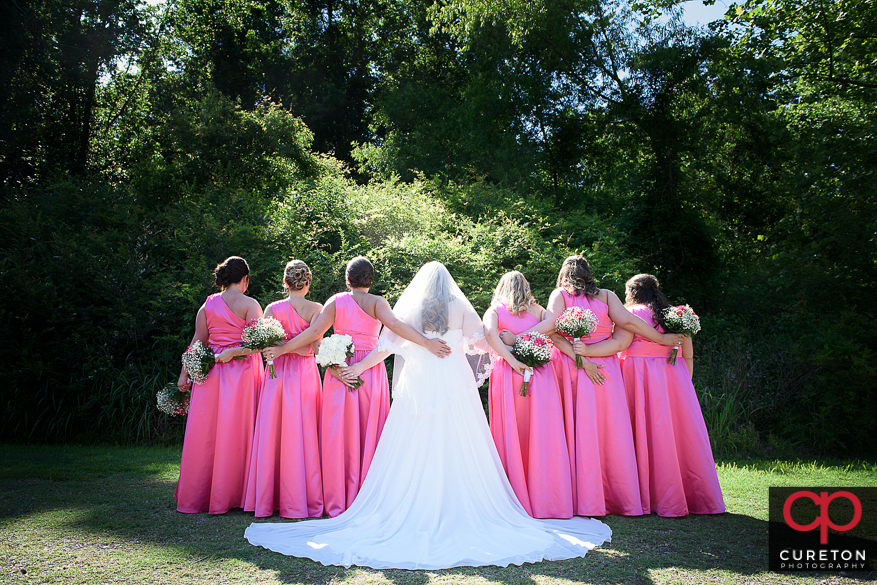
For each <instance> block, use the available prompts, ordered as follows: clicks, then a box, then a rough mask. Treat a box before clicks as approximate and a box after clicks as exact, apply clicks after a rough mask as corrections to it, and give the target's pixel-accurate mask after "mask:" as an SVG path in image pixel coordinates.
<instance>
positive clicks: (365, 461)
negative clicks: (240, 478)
mask: <svg viewBox="0 0 877 585" xmlns="http://www.w3.org/2000/svg"><path fill="white" fill-rule="evenodd" d="M333 298H334V299H335V323H334V325H333V329H334V331H335V333H337V334H339V335H345V334H346V335H350V337H352V338H353V347H354V355H353V357H350V358H347V362H348V364H349V365H353V364H355V363H357V362H359V361H362V359H363V358H364V357H365V356H367V355H368V354H369V353H370V352H371V350H373V349H374V348H375V346H376V345H377V343H378V333H379V332H380V330H381V322H380V321H378V320H377V319H375V318H373V317H371V316H370V315H368V314H367V313H366V312H365V311H363V310H362V309H361V308H360V306H359V305H358V304H357V303H356V301H355V300H354V299H353V296H351V294H350V293H339V294H337V295H335V296H334V297H333ZM360 377H361V378H362V380H363V384H362V385H361V386H360V387H359V388H357V389H356V390H353V391H352V392H351V391H348V389H347V386H345V385H344V384H343V383H342V382H341V381H340V380H338V379H337V378H335V376H333V375H332V374H330V373H329V372H326V376H325V378H324V379H323V412H322V416H321V423H320V452H321V461H322V466H323V505H324V507H325V510H326V513H327V514H328V515H329V516H331V517H335V516H337V515H338V514H340V513H341V512H343V511H344V510H346V509H347V508H348V507H349V506H350V504H352V503H353V500H354V499H355V498H356V494H358V493H359V488H360V487H361V486H362V482H363V480H364V479H365V476H366V474H367V473H368V468H369V465H371V462H372V458H373V457H374V454H375V448H376V447H377V445H378V439H380V437H381V431H382V430H383V428H384V422H385V421H386V420H387V414H388V413H389V411H390V385H389V383H388V382H387V369H386V368H385V367H384V362H381V363H379V364H378V365H376V366H374V367H373V368H371V369H369V370H367V371H365V372H363V374H362V376H360Z"/></svg>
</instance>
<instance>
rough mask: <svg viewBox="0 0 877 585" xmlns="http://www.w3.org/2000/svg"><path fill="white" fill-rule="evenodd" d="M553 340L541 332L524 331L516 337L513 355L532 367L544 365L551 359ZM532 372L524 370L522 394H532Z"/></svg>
mask: <svg viewBox="0 0 877 585" xmlns="http://www.w3.org/2000/svg"><path fill="white" fill-rule="evenodd" d="M552 347H553V345H552V344H551V341H550V340H549V339H548V338H547V337H545V336H544V335H542V334H541V333H524V334H523V335H518V337H517V338H516V339H515V345H514V346H513V347H512V355H513V356H515V358H516V359H517V360H518V361H520V362H522V363H523V364H524V365H527V366H530V367H531V368H538V367H539V366H544V365H545V364H547V363H548V362H550V361H551V348H552ZM531 375H532V372H531V371H530V370H527V371H526V372H524V383H523V384H522V385H521V396H529V395H530V376H531Z"/></svg>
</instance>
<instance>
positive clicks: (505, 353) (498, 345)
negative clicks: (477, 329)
mask: <svg viewBox="0 0 877 585" xmlns="http://www.w3.org/2000/svg"><path fill="white" fill-rule="evenodd" d="M483 321H484V337H485V339H487V343H488V345H490V347H492V348H493V350H494V351H495V352H496V353H498V354H499V356H500V357H501V358H502V359H504V360H505V361H506V362H508V364H509V365H510V366H511V367H512V369H514V370H515V371H516V372H517V373H519V374H521V375H524V371H525V370H530V369H531V368H529V367H527V366H525V365H524V364H522V363H521V362H519V361H518V360H517V358H515V356H513V355H512V354H511V352H510V351H509V350H508V348H507V347H506V346H505V344H504V343H503V342H502V340H501V339H500V338H499V334H498V333H497V332H496V329H497V327H499V316H498V315H497V314H496V310H494V309H493V308H492V307H491V308H490V309H487V312H486V313H484V319H483Z"/></svg>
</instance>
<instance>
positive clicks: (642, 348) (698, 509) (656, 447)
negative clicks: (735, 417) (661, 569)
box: [620, 305, 725, 516]
mask: <svg viewBox="0 0 877 585" xmlns="http://www.w3.org/2000/svg"><path fill="white" fill-rule="evenodd" d="M630 312H631V313H633V314H634V315H637V316H639V317H641V318H642V319H643V320H644V321H645V322H646V323H648V324H649V325H650V326H652V327H655V325H656V323H655V317H654V314H653V313H652V309H651V308H650V307H647V306H645V305H634V306H633V307H630ZM659 330H660V331H662V332H663V329H659ZM672 349H673V348H672V347H670V346H666V345H659V344H657V343H654V342H652V341H649V340H648V339H646V338H645V337H641V336H639V335H636V336H634V338H633V342H632V343H631V344H630V347H629V348H627V349H626V350H625V351H623V352H621V355H620V359H621V369H622V375H623V376H624V385H625V388H626V389H627V401H628V406H629V407H630V418H631V421H632V422H633V434H634V442H635V444H636V459H637V464H638V465H637V467H638V470H639V483H640V494H641V497H642V503H643V513H644V514H649V513H650V512H657V513H658V515H659V516H685V515H687V514H689V513H692V514H721V513H722V512H724V511H725V502H724V499H723V498H722V489H721V487H720V486H719V478H718V476H717V475H716V463H715V461H714V460H713V452H712V449H711V448H710V439H709V436H708V435H707V430H706V425H705V424H704V422H703V414H702V413H701V411H700V404H699V403H698V401H697V394H696V393H695V391H694V385H693V384H692V383H691V376H690V374H689V372H688V366H687V364H686V363H685V360H684V359H682V356H681V355H680V356H678V357H677V359H676V364H675V365H670V364H668V363H667V357H668V356H669V355H670V351H671V350H672Z"/></svg>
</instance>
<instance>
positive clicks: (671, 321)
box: [663, 305, 700, 365]
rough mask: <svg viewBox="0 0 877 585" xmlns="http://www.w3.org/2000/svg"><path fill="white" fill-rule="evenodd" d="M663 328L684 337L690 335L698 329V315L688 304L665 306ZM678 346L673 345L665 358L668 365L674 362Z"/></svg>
mask: <svg viewBox="0 0 877 585" xmlns="http://www.w3.org/2000/svg"><path fill="white" fill-rule="evenodd" d="M663 326H664V330H665V331H667V332H668V333H681V334H682V335H685V336H686V337H691V336H693V335H694V334H695V333H697V332H698V331H700V317H698V316H697V313H695V312H694V309H692V308H691V307H690V306H688V305H678V306H676V307H667V308H666V309H664V323H663ZM678 353H679V348H678V347H674V348H673V351H671V352H670V356H669V357H668V358H667V363H668V364H670V365H675V364H676V355H677V354H678Z"/></svg>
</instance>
